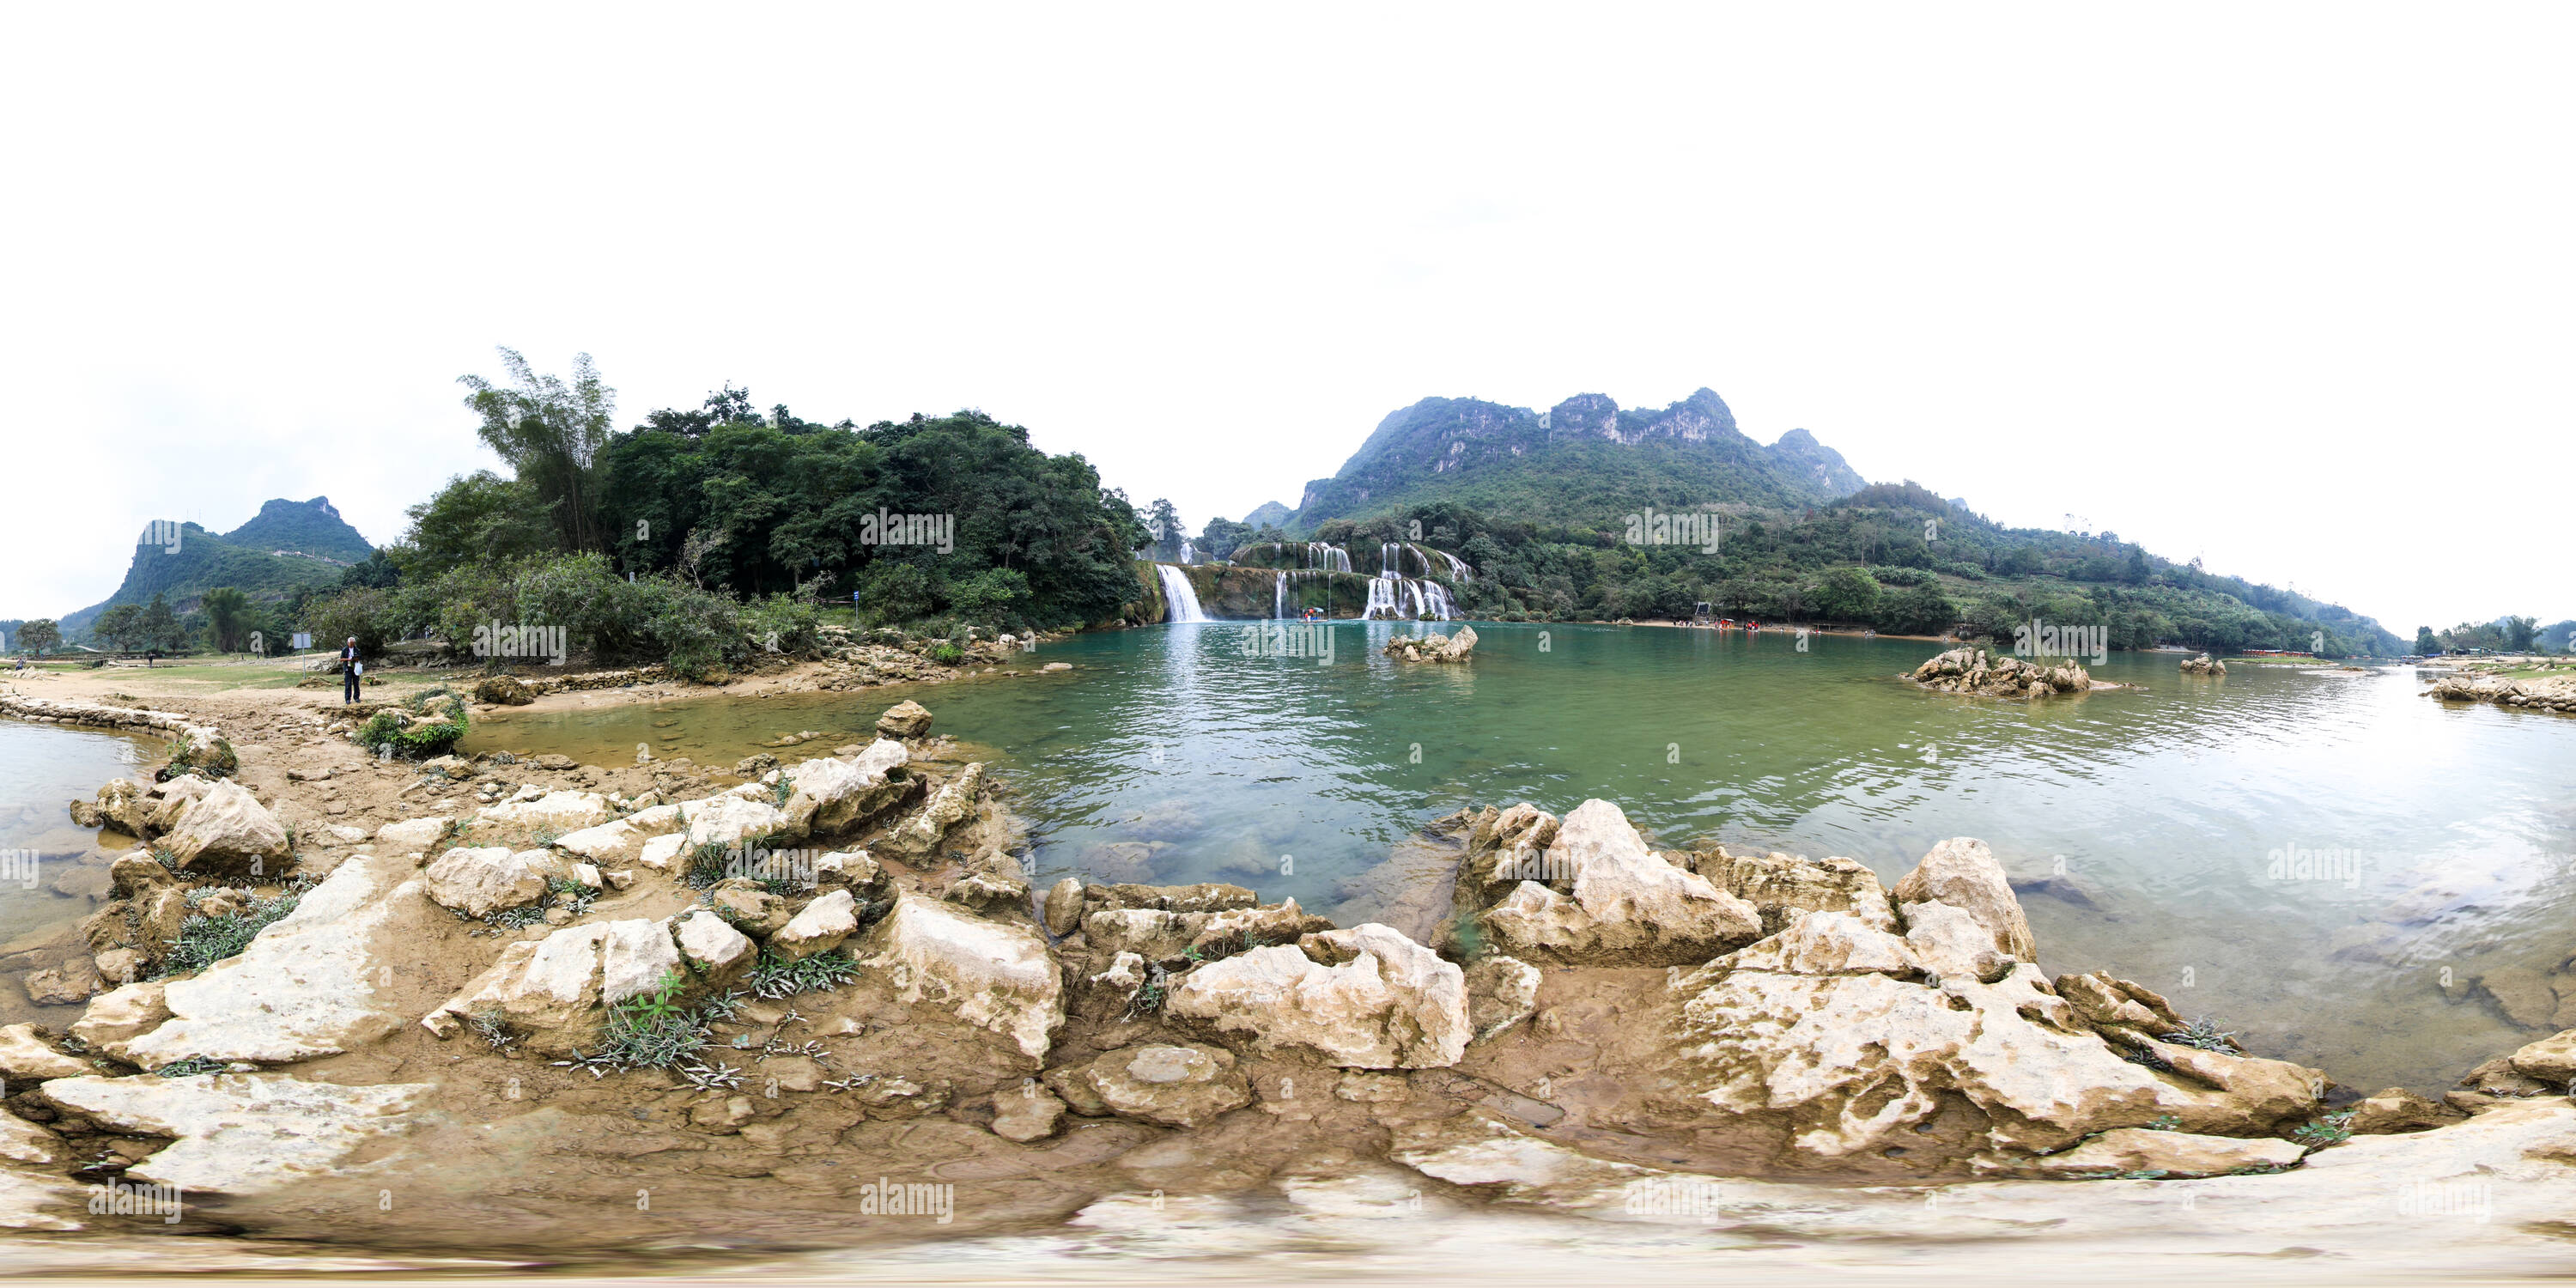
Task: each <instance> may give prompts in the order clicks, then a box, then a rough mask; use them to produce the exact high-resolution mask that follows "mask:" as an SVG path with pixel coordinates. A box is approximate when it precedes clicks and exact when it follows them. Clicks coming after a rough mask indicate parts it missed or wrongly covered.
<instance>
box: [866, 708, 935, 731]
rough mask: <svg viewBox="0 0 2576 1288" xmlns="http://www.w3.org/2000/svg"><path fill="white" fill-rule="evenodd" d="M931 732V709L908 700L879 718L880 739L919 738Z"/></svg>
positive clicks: (888, 709) (887, 710)
mask: <svg viewBox="0 0 2576 1288" xmlns="http://www.w3.org/2000/svg"><path fill="white" fill-rule="evenodd" d="M929 732H930V708H928V707H925V706H923V705H921V704H920V703H918V702H914V701H911V700H910V699H906V700H904V701H902V702H898V703H896V704H894V705H893V706H892V707H889V708H887V709H886V713H885V714H884V715H881V716H878V717H877V736H878V737H880V738H918V737H920V736H922V735H923V734H926V733H929Z"/></svg>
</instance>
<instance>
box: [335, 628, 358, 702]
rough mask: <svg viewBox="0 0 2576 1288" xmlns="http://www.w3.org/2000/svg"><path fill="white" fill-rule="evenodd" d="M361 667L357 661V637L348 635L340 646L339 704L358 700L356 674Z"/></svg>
mask: <svg viewBox="0 0 2576 1288" xmlns="http://www.w3.org/2000/svg"><path fill="white" fill-rule="evenodd" d="M361 669H362V664H361V663H360V662H359V661H358V637H357V636H355V635H352V636H350V637H349V642H348V643H347V644H345V645H342V646H341V648H340V703H341V705H343V706H346V705H348V704H349V703H352V702H355V701H357V700H358V675H359V672H360V670H361Z"/></svg>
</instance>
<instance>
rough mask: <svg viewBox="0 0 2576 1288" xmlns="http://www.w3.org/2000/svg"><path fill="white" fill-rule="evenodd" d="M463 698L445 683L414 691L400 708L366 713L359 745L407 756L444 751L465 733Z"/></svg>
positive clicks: (413, 757)
mask: <svg viewBox="0 0 2576 1288" xmlns="http://www.w3.org/2000/svg"><path fill="white" fill-rule="evenodd" d="M467 723H468V722H467V720H466V716H465V699H464V698H462V697H460V696H458V695H457V694H456V692H455V691H454V690H452V689H449V688H447V687H445V686H444V685H442V686H440V687H438V688H435V689H427V690H423V691H422V692H419V693H415V694H413V695H412V696H411V700H410V701H409V702H407V703H405V704H404V707H403V708H402V709H390V708H389V709H387V710H383V711H379V712H377V713H375V714H374V715H372V716H369V717H367V723H366V724H365V725H363V726H361V727H360V728H359V730H358V745H360V746H362V747H365V748H366V749H367V750H369V751H373V752H378V753H382V752H384V751H386V750H388V749H390V750H391V751H392V752H393V753H394V754H395V755H397V756H401V757H403V758H404V759H406V760H424V759H427V758H429V757H431V756H443V755H446V754H447V752H448V750H449V749H450V748H453V747H454V746H455V745H456V742H457V740H458V739H460V738H463V737H464V736H465V729H466V725H467Z"/></svg>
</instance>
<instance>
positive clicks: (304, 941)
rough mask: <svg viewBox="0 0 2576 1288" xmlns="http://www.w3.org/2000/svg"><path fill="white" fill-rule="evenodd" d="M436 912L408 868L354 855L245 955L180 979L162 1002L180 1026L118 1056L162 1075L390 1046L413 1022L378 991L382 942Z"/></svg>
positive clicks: (163, 1027) (128, 1043)
mask: <svg viewBox="0 0 2576 1288" xmlns="http://www.w3.org/2000/svg"><path fill="white" fill-rule="evenodd" d="M425 908H426V897H425V895H424V894H423V891H422V883H421V881H420V880H419V879H418V878H416V877H414V876H413V875H412V873H411V871H410V865H409V864H407V863H404V862H402V861H400V860H397V859H392V858H387V857H382V856H376V855H366V854H359V855H352V856H350V857H349V858H348V859H347V860H345V861H343V862H342V863H341V864H340V866H339V867H338V868H335V869H333V870H332V873H331V875H330V876H329V877H328V878H326V879H325V880H324V881H323V882H322V884H320V885H317V886H315V887H313V889H311V890H309V891H306V892H305V894H304V897H303V898H302V899H301V900H299V901H298V902H297V904H296V906H295V911H293V912H290V913H288V914H286V915H285V916H284V917H282V918H279V919H278V920H277V921H275V922H272V923H270V924H269V925H268V927H267V928H266V929H263V930H261V931H260V932H259V935H258V936H257V937H256V938H254V939H252V940H251V942H250V946H249V947H247V948H245V949H243V950H242V951H241V953H240V954H239V955H237V956H234V957H228V958H226V959H224V960H222V961H219V962H216V963H215V964H214V965H212V966H210V967H208V968H206V970H205V971H204V972H202V973H200V974H198V975H196V976H195V977H193V978H190V979H182V980H173V981H170V982H169V984H168V986H167V988H166V990H165V991H164V993H163V996H162V1001H161V1005H162V1007H163V1008H164V1009H165V1010H166V1012H167V1015H168V1017H169V1018H168V1019H167V1020H166V1021H165V1022H162V1023H160V1024H158V1025H156V1026H154V1027H153V1028H152V1029H151V1030H150V1031H149V1032H142V1033H139V1034H138V1035H136V1036H133V1037H131V1038H128V1039H126V1040H125V1041H124V1042H123V1044H122V1046H121V1049H120V1048H110V1049H112V1050H116V1051H117V1053H118V1054H121V1055H122V1056H123V1057H124V1058H126V1059H129V1060H132V1061H134V1062H135V1063H137V1064H140V1065H143V1066H144V1067H145V1068H159V1067H160V1066H162V1065H165V1064H170V1063H172V1062H174V1061H178V1060H184V1059H187V1058H189V1057H192V1056H196V1057H204V1058H206V1059H212V1060H222V1061H226V1062H232V1061H250V1062H253V1063H259V1064H277V1063H283V1062H287V1061H293V1060H308V1059H312V1058H314V1057H316V1056H325V1055H335V1054H338V1053H339V1052H342V1051H349V1050H355V1049H356V1048H358V1047H361V1046H365V1045H368V1044H369V1043H373V1042H376V1041H379V1040H381V1039H383V1038H384V1037H386V1036H388V1035H390V1034H392V1033H393V1032H394V1031H395V1030H397V1029H399V1028H400V1027H401V1026H402V1022H403V1017H402V1016H401V1015H400V1014H398V1013H396V1012H395V1011H394V1010H393V1009H392V1008H391V1006H390V1005H389V1004H388V1003H387V1002H386V1001H384V1000H382V997H381V994H380V992H379V989H380V986H381V985H382V984H383V983H384V982H385V972H384V969H383V967H384V965H385V963H384V962H383V960H382V959H381V958H380V957H379V956H378V953H377V950H376V947H375V941H376V940H377V939H378V937H379V933H380V932H381V931H382V930H383V929H384V928H385V927H386V926H388V925H389V924H390V923H393V922H395V921H396V920H398V919H399V918H401V917H403V916H404V915H406V914H408V913H414V912H418V911H422V910H425ZM120 991H122V990H120ZM102 1000H104V999H102ZM91 1014H92V1016H93V1018H95V1017H96V1016H97V1014H98V1007H97V1006H95V1005H93V1006H92V1008H91ZM80 1031H81V1030H80V1028H79V1026H74V1028H73V1032H74V1033H80ZM83 1036H86V1035H83ZM102 1045H104V1044H102Z"/></svg>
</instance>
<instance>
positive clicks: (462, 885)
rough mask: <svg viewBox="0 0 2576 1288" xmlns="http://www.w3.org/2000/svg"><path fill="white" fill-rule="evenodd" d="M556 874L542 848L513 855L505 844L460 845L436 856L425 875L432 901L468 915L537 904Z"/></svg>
mask: <svg viewBox="0 0 2576 1288" xmlns="http://www.w3.org/2000/svg"><path fill="white" fill-rule="evenodd" d="M557 872H558V868H557V865H556V864H555V861H554V859H553V858H552V857H551V856H549V855H548V854H547V853H546V852H545V851H543V850H521V851H518V852H515V853H514V852H512V851H511V849H510V848H509V847H508V846H506V845H487V846H478V847H473V848H467V847H463V846H460V847H458V848H456V849H453V850H449V851H448V852H447V853H445V854H442V855H440V856H438V859H437V860H436V861H435V862H433V863H431V864H430V865H429V867H428V869H427V870H425V871H424V872H422V874H421V876H422V878H423V880H424V881H425V882H426V889H427V891H428V894H429V897H430V899H431V900H432V901H434V902H435V903H437V904H438V906H440V907H442V908H452V909H454V910H456V911H458V912H461V913H464V914H465V915H466V916H469V917H486V916H490V915H491V914H493V913H495V912H498V911H500V910H501V909H504V908H516V907H520V906H522V905H525V904H531V903H535V902H536V901H537V900H538V899H539V898H540V897H542V896H543V895H544V894H545V892H546V878H548V877H550V876H554V875H556V874H557Z"/></svg>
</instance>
